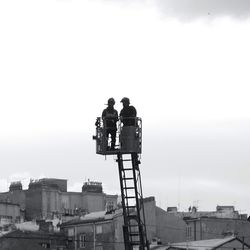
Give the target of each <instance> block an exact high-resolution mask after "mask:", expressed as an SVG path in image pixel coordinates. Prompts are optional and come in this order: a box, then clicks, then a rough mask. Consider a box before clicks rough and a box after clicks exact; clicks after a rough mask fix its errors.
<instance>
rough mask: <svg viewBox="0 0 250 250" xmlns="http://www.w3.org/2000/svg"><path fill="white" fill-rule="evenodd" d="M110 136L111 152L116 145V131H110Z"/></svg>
mask: <svg viewBox="0 0 250 250" xmlns="http://www.w3.org/2000/svg"><path fill="white" fill-rule="evenodd" d="M110 134H111V150H114V149H115V143H116V129H112V130H111V131H110Z"/></svg>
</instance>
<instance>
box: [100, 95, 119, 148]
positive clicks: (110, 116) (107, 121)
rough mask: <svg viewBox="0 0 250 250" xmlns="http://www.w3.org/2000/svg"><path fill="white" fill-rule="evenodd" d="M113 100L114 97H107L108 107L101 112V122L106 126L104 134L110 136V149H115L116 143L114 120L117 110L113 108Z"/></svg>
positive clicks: (116, 116) (116, 118)
mask: <svg viewBox="0 0 250 250" xmlns="http://www.w3.org/2000/svg"><path fill="white" fill-rule="evenodd" d="M114 105H115V100H114V98H109V99H108V107H107V108H106V109H104V110H103V112H102V119H103V124H104V126H105V128H106V136H107V138H108V137H109V135H110V136H111V148H110V149H111V150H114V149H115V143H116V131H117V126H116V122H117V121H118V112H117V110H115V109H114Z"/></svg>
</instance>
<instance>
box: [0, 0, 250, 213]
mask: <svg viewBox="0 0 250 250" xmlns="http://www.w3.org/2000/svg"><path fill="white" fill-rule="evenodd" d="M249 13H250V3H249V1H248V0H231V1H229V0H185V1H184V0H182V1H180V0H156V1H151V0H148V1H146V0H145V1H140V0H135V1H128V0H126V1H125V0H124V1H122V0H121V1H115V0H113V1H112V0H103V1H98V0H92V1H74V0H72V1H67V0H61V1H60V0H58V1H53V0H43V1H33V0H32V1H26V0H23V1H15V0H13V1H1V2H0V85H1V88H0V117H1V122H0V166H1V177H0V191H6V190H7V189H8V186H9V184H10V182H11V181H16V180H21V181H22V182H23V183H24V188H27V184H28V182H29V179H30V178H35V179H37V178H41V177H53V178H65V179H68V186H69V190H74V191H80V190H81V186H82V183H83V182H84V181H86V180H87V179H88V178H89V179H91V180H94V181H100V182H102V183H103V186H104V191H105V192H107V193H120V188H119V181H118V169H117V166H116V163H115V161H114V159H113V157H107V160H105V158H104V157H102V156H100V155H96V154H95V142H94V141H92V135H93V134H94V132H95V127H94V122H95V118H96V117H97V116H100V115H101V112H102V110H103V108H105V106H104V104H105V103H106V102H107V99H108V98H109V97H114V98H115V100H116V106H115V107H116V109H117V110H118V111H120V109H121V108H122V105H121V103H120V100H121V98H122V97H124V96H127V97H129V98H130V100H131V103H132V104H133V105H134V106H135V107H136V108H137V111H138V115H139V116H140V117H142V119H143V153H142V160H141V161H142V164H141V174H142V182H143V189H144V196H149V195H153V196H155V197H156V202H157V204H158V205H159V206H161V207H162V208H166V207H167V206H179V208H180V209H181V210H187V208H188V207H189V206H190V205H197V204H198V206H199V209H201V210H214V209H215V207H216V205H235V207H236V209H238V210H240V211H241V212H244V213H245V212H247V213H250V202H249V201H250V192H249V189H250V183H249V181H248V179H249V176H250V169H249V167H250V155H249V152H250V112H249V107H250V98H249V93H250V85H249V82H250V75H249V68H248V67H249V58H250V50H249V44H250V33H249V28H250V19H249Z"/></svg>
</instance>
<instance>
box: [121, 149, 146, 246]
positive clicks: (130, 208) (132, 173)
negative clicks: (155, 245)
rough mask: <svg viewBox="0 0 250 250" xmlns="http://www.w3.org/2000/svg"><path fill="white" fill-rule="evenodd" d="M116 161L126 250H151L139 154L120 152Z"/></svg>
mask: <svg viewBox="0 0 250 250" xmlns="http://www.w3.org/2000/svg"><path fill="white" fill-rule="evenodd" d="M125 156H126V158H124V157H125ZM116 161H117V162H118V167H119V177H120V187H121V197H122V208H123V218H124V226H123V235H124V242H125V250H133V249H138V250H145V249H149V245H148V242H147V234H146V226H145V212H144V206H143V195H142V185H141V175H140V169H139V164H140V161H139V158H138V154H137V153H131V154H126V155H125V154H122V153H120V152H118V153H117V160H116Z"/></svg>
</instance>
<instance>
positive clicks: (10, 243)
mask: <svg viewBox="0 0 250 250" xmlns="http://www.w3.org/2000/svg"><path fill="white" fill-rule="evenodd" d="M0 249H1V250H34V249H35V250H43V249H55V250H66V249H67V241H66V238H65V236H64V235H63V234H62V233H49V232H40V231H37V232H34V231H20V230H15V231H11V232H8V233H5V234H2V235H0Z"/></svg>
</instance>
